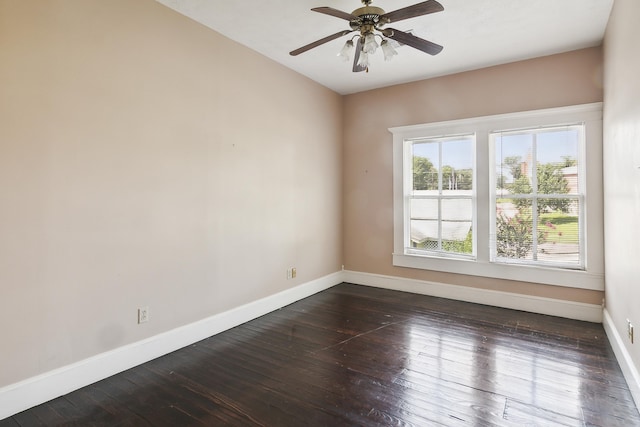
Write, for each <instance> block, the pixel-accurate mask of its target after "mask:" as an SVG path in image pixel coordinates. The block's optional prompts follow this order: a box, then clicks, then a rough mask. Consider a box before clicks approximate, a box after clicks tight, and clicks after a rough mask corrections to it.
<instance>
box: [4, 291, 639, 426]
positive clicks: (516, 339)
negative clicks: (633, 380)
mask: <svg viewBox="0 0 640 427" xmlns="http://www.w3.org/2000/svg"><path fill="white" fill-rule="evenodd" d="M16 425H28V426H40V425H43V426H44V425H46V426H58V425H95V426H129V425H135V426H143V425H152V426H164V425H167V426H174V425H180V426H191V425H193V426H199V425H225V426H285V427H286V426H301V425H305V426H343V425H344V426H351V425H353V426H356V425H357V426H397V425H399V426H447V427H451V426H498V427H503V426H509V427H512V426H522V425H540V426H552V425H554V426H555V425H560V426H603V427H615V426H625V427H628V426H640V414H638V410H637V408H636V407H635V405H634V402H633V399H632V397H631V393H630V391H629V388H628V387H627V385H626V383H625V381H624V377H623V376H622V373H621V371H620V368H619V366H618V364H617V362H616V360H615V357H614V355H613V351H612V349H611V347H610V345H609V343H608V340H607V338H606V336H605V334H604V330H603V328H602V325H599V324H594V323H586V322H579V321H573V320H568V319H561V318H557V317H551V316H541V315H536V314H532V313H525V312H520V311H514V310H505V309H500V308H495V307H488V306H482V305H477V304H469V303H464V302H460V301H452V300H446V299H442V298H434V297H428V296H422V295H414V294H409V293H405V292H397V291H390V290H386V289H379V288H370V287H364V286H357V285H351V284H341V285H338V286H335V287H333V288H331V289H328V290H326V291H323V292H320V293H318V294H316V295H313V296H311V297H309V298H305V299H303V300H300V301H298V302H296V303H293V304H290V305H288V306H286V307H283V308H282V309H280V310H276V311H274V312H272V313H269V314H267V315H265V316H262V317H260V318H258V319H255V320H253V321H251V322H247V323H245V324H243V325H240V326H238V327H235V328H232V329H230V330H228V331H225V332H223V333H221V334H218V335H215V336H212V337H209V338H207V339H205V340H202V341H200V342H198V343H195V344H193V345H190V346H188V347H185V348H183V349H181V350H178V351H176V352H173V353H171V354H168V355H166V356H164V357H161V358H158V359H155V360H152V361H150V362H148V363H146V364H144V365H141V366H139V367H136V368H133V369H130V370H128V371H125V372H122V373H120V374H118V375H114V376H113V377H110V378H107V379H105V380H103V381H100V382H98V383H96V384H93V385H91V386H88V387H85V388H83V389H80V390H77V391H75V392H73V393H70V394H68V395H66V396H63V397H61V398H58V399H54V400H52V401H51V402H48V403H45V404H43V405H39V406H37V407H34V408H32V409H29V410H27V411H24V412H22V413H19V414H16V415H14V416H13V417H10V418H8V419H6V420H2V421H0V427H5V426H7V427H14V426H16Z"/></svg>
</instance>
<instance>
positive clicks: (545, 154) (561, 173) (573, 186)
mask: <svg viewBox="0 0 640 427" xmlns="http://www.w3.org/2000/svg"><path fill="white" fill-rule="evenodd" d="M579 137H580V134H579V132H578V129H577V128H576V127H567V128H562V129H555V130H550V131H546V132H540V133H538V135H537V141H536V142H537V144H536V152H537V156H536V157H537V164H538V192H539V193H542V194H578V182H579V180H578V166H579V165H578V142H579Z"/></svg>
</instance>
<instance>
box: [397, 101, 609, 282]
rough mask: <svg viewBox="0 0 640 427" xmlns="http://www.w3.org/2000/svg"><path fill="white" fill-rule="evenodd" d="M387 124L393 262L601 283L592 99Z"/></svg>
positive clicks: (598, 116) (596, 126)
mask: <svg viewBox="0 0 640 427" xmlns="http://www.w3.org/2000/svg"><path fill="white" fill-rule="evenodd" d="M390 131H391V133H392V134H393V147H394V148H393V153H394V160H393V171H394V186H393V191H394V199H393V200H394V253H393V265H395V266H401V267H408V268H418V269H425V270H434V271H444V272H451V273H459V274H466V275H475V276H484V277H494V278H503V279H510V280H517V281H525V282H531V283H543V284H550V285H561V286H568V287H576V288H582V289H593V290H602V289H604V254H603V249H602V247H603V241H604V238H603V209H602V106H601V104H600V103H597V104H587V105H579V106H573V107H563V108H553V109H547V110H537V111H529V112H523V113H513V114H503V115H497V116H487V117H478V118H472V119H464V120H454V121H448V122H439V123H431V124H425V125H416V126H405V127H400V128H392V129H390Z"/></svg>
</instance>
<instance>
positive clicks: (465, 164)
mask: <svg viewBox="0 0 640 427" xmlns="http://www.w3.org/2000/svg"><path fill="white" fill-rule="evenodd" d="M536 137H537V140H536V151H537V159H538V163H550V162H554V163H555V162H562V161H563V157H564V156H569V157H571V158H574V159H577V158H579V154H578V153H579V145H580V144H579V141H580V132H579V130H578V129H577V128H576V127H569V128H567V127H563V128H561V129H559V128H556V129H547V130H544V129H543V130H540V131H539V132H537V134H536ZM469 138H470V137H466V138H465V137H460V138H457V139H448V140H446V142H445V143H444V144H443V153H442V158H443V164H444V165H449V166H453V167H454V168H456V169H470V168H472V167H473V145H472V140H471V139H469ZM494 141H495V144H496V147H495V153H496V165H497V166H499V164H500V163H501V161H500V159H501V158H502V159H504V158H506V157H510V156H520V157H521V158H522V161H525V160H526V159H527V156H528V154H529V153H530V152H532V147H533V142H532V141H533V137H532V135H531V134H525V133H522V132H520V133H515V132H511V133H504V134H503V135H501V136H500V135H497V134H496V137H495V138H494ZM413 154H414V156H420V157H427V158H428V159H429V160H431V162H432V163H433V164H434V165H435V166H436V167H438V144H435V143H414V144H413ZM504 173H506V170H505V171H504Z"/></svg>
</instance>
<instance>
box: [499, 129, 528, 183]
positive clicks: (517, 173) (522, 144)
mask: <svg viewBox="0 0 640 427" xmlns="http://www.w3.org/2000/svg"><path fill="white" fill-rule="evenodd" d="M532 148H533V138H532V136H531V135H530V134H527V133H513V134H511V133H507V134H501V133H498V134H496V135H495V153H496V183H495V185H496V189H498V195H503V194H528V193H531V160H532V157H531V156H532Z"/></svg>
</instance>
